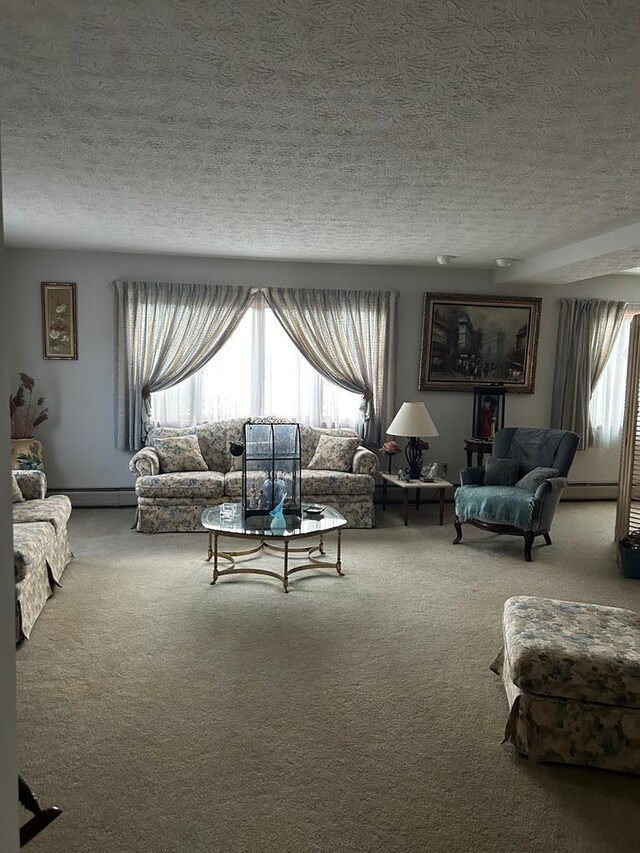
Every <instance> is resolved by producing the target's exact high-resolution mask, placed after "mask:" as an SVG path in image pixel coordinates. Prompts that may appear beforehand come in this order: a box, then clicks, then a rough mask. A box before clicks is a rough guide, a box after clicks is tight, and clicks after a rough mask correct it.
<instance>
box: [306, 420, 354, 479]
mask: <svg viewBox="0 0 640 853" xmlns="http://www.w3.org/2000/svg"><path fill="white" fill-rule="evenodd" d="M321 435H336V436H339V437H342V438H354V437H357V436H356V433H355V431H354V430H352V429H349V428H348V427H338V428H336V429H324V428H323V427H310V426H306V425H304V424H300V455H301V458H302V467H303V468H308V467H309V462H311V460H312V459H313V455H314V453H315V452H316V447H317V446H318V441H319V440H320V436H321Z"/></svg>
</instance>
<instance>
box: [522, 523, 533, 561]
mask: <svg viewBox="0 0 640 853" xmlns="http://www.w3.org/2000/svg"><path fill="white" fill-rule="evenodd" d="M534 539H535V536H534V535H533V533H532V531H531V530H525V532H524V558H525V560H526V561H527V563H530V562H531V546H532V545H533V540H534Z"/></svg>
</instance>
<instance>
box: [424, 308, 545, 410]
mask: <svg viewBox="0 0 640 853" xmlns="http://www.w3.org/2000/svg"><path fill="white" fill-rule="evenodd" d="M541 309H542V299H540V298H538V297H521V296H477V295H469V294H462V293H425V295H424V315H423V326H422V348H421V356H420V378H419V382H418V390H419V391H473V389H474V387H475V386H476V385H486V384H487V383H492V382H501V383H504V387H505V388H506V390H507V391H509V392H510V393H515V394H533V391H534V388H535V378H536V363H537V356H538V336H539V331H540V314H541Z"/></svg>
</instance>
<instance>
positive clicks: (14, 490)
mask: <svg viewBox="0 0 640 853" xmlns="http://www.w3.org/2000/svg"><path fill="white" fill-rule="evenodd" d="M23 500H24V495H23V494H22V489H21V488H20V486H19V485H18V481H17V480H16V475H15V474H14V473H13V471H12V472H11V502H12V503H14V504H19V503H22V501H23Z"/></svg>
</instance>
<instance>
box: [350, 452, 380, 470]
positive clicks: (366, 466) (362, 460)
mask: <svg viewBox="0 0 640 853" xmlns="http://www.w3.org/2000/svg"><path fill="white" fill-rule="evenodd" d="M379 467H380V460H379V459H378V457H377V456H376V454H375V453H373V451H371V450H367V448H366V447H362V445H360V446H359V447H358V448H357V449H356V452H355V453H354V455H353V463H352V465H351V470H352V471H353V473H354V474H370V475H371V476H372V477H374V476H375V475H376V474H377V473H378V468H379Z"/></svg>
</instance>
